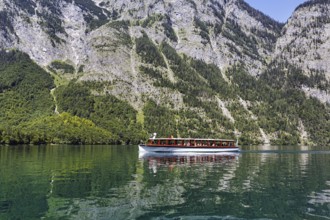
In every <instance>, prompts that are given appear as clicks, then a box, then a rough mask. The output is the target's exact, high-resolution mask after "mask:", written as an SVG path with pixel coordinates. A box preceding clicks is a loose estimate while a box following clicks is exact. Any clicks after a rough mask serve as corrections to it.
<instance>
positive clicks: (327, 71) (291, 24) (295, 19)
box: [273, 0, 330, 103]
mask: <svg viewBox="0 0 330 220" xmlns="http://www.w3.org/2000/svg"><path fill="white" fill-rule="evenodd" d="M273 59H280V60H285V61H287V62H289V63H291V64H294V65H296V66H298V67H300V68H302V69H303V70H304V72H305V73H306V74H308V75H310V74H313V73H315V72H319V73H324V75H325V77H326V78H327V79H328V80H330V62H329V60H330V2H329V1H322V0H313V1H308V2H306V3H304V4H302V5H301V6H300V7H298V8H297V9H296V11H295V12H294V13H293V15H292V16H291V17H290V19H289V20H288V22H287V24H286V25H285V26H284V28H283V30H282V35H281V37H279V38H278V40H277V42H276V49H275V53H274V58H273ZM302 90H303V91H304V92H305V93H306V94H307V95H309V96H313V97H316V98H318V99H319V100H320V101H322V102H328V103H330V102H329V100H330V94H328V93H326V92H324V91H321V90H319V89H317V88H307V87H303V88H302Z"/></svg>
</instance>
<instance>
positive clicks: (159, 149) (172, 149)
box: [139, 144, 239, 153]
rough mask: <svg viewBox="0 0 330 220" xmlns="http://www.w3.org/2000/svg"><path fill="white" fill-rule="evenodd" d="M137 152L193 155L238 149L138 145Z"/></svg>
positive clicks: (236, 149) (235, 150)
mask: <svg viewBox="0 0 330 220" xmlns="http://www.w3.org/2000/svg"><path fill="white" fill-rule="evenodd" d="M139 151H141V152H143V151H145V152H175V153H180V152H195V153H205V152H207V153H217V152H237V151H239V148H238V147H232V148H212V147H203V148H202V147H200V148H199V147H166V146H165V147H150V146H147V145H143V144H140V145H139Z"/></svg>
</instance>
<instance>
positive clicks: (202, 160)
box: [139, 152, 240, 173]
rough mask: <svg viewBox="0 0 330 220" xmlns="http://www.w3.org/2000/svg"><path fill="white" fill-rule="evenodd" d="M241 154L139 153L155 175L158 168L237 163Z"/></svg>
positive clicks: (170, 168) (140, 157)
mask: <svg viewBox="0 0 330 220" xmlns="http://www.w3.org/2000/svg"><path fill="white" fill-rule="evenodd" d="M239 155H240V153H238V152H221V153H156V152H139V159H140V160H143V161H146V162H148V166H149V169H150V170H152V171H153V172H154V173H156V172H157V168H160V167H168V168H169V170H170V171H171V170H172V169H173V168H174V167H192V166H196V165H215V164H226V163H233V162H237V161H238V158H239Z"/></svg>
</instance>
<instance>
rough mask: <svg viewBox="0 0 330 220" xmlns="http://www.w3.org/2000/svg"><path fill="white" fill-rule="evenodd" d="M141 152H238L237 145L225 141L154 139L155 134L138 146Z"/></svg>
mask: <svg viewBox="0 0 330 220" xmlns="http://www.w3.org/2000/svg"><path fill="white" fill-rule="evenodd" d="M139 151H141V152H143V151H146V152H175V153H178V152H194V153H210V152H211V153H217V152H235V151H239V147H238V143H237V141H236V143H235V141H234V140H227V139H205V138H156V136H155V134H154V136H153V137H152V138H150V139H149V140H148V142H147V143H146V144H140V145H139Z"/></svg>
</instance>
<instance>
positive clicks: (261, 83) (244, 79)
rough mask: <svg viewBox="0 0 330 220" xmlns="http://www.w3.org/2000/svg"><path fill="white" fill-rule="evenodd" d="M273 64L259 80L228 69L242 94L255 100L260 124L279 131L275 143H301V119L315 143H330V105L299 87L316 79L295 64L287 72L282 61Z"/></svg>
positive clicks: (322, 144)
mask: <svg viewBox="0 0 330 220" xmlns="http://www.w3.org/2000/svg"><path fill="white" fill-rule="evenodd" d="M271 65H274V66H269V69H268V70H267V71H266V72H265V73H264V74H262V75H261V76H260V77H259V79H258V80H256V79H255V78H254V77H252V76H250V75H248V74H247V73H246V72H245V71H244V70H243V69H242V68H239V67H238V68H234V69H231V70H229V71H228V74H229V75H230V76H231V78H232V80H233V82H234V83H235V84H236V85H237V91H238V92H239V95H240V96H241V97H243V99H245V100H249V101H251V102H252V103H254V105H252V106H251V109H250V110H251V111H252V112H253V113H254V114H255V115H257V116H258V124H259V126H260V127H261V128H263V129H265V131H266V132H267V133H271V134H276V137H275V138H274V139H273V140H272V141H273V143H276V144H298V143H299V142H300V140H299V135H300V131H298V127H299V120H301V121H302V122H303V124H304V125H305V129H306V130H307V132H308V133H309V134H310V135H311V136H310V139H311V140H312V142H313V143H314V144H318V145H320V146H319V147H322V146H326V145H329V144H330V138H329V130H330V123H329V121H330V116H329V107H328V106H325V105H324V104H321V103H320V102H319V101H317V100H316V99H313V98H307V97H306V96H305V94H304V93H303V92H302V91H301V90H299V87H300V86H301V85H303V84H307V85H311V84H314V83H315V82H313V80H312V81H311V80H310V79H313V78H309V77H307V76H305V75H304V74H303V73H302V72H301V70H299V69H297V68H294V67H289V68H285V69H286V71H285V72H284V71H283V70H281V69H283V68H282V67H283V66H286V64H283V63H281V64H271ZM287 67H288V66H287Z"/></svg>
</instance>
